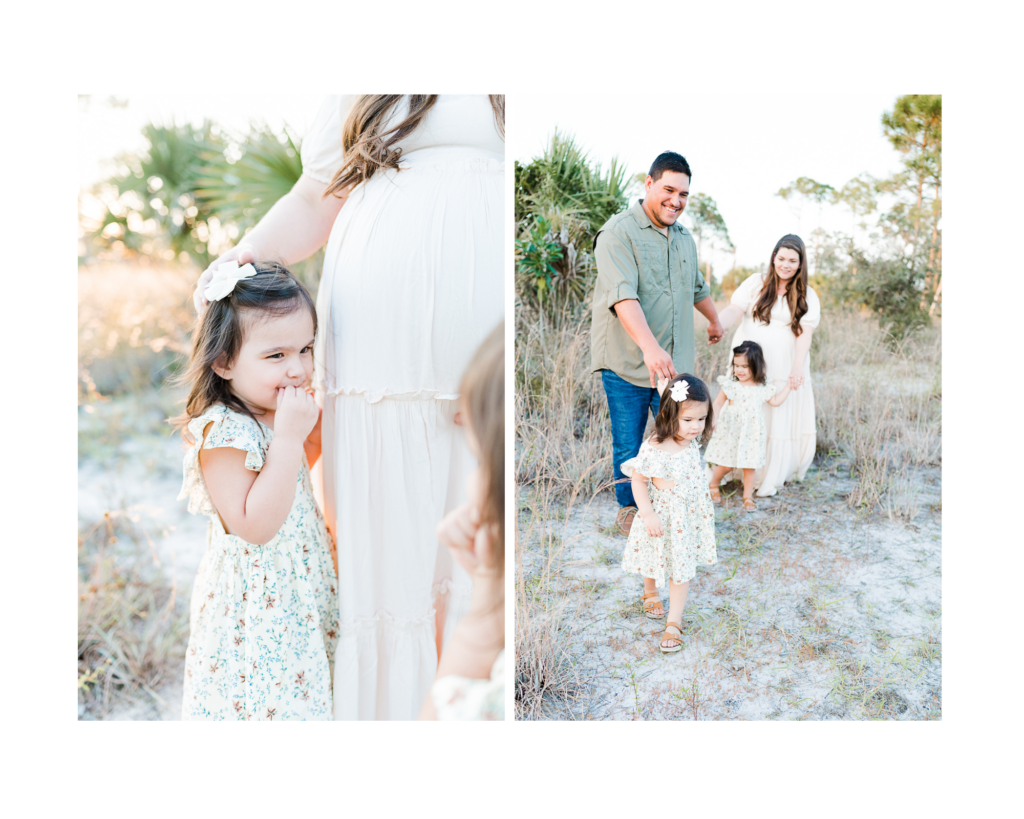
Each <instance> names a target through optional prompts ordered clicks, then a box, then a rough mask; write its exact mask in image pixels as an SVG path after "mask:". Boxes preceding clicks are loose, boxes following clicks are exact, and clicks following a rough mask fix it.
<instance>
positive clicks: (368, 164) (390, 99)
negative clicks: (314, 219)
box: [324, 94, 505, 197]
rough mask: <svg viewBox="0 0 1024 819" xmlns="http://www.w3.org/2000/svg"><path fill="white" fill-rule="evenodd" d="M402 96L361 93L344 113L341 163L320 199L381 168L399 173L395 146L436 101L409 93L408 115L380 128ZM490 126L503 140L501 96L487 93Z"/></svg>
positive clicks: (341, 191) (337, 193) (431, 96)
mask: <svg viewBox="0 0 1024 819" xmlns="http://www.w3.org/2000/svg"><path fill="white" fill-rule="evenodd" d="M402 96H403V95H402V94H362V95H360V96H359V98H358V99H357V100H356V102H355V103H354V104H353V106H352V109H351V110H350V111H349V112H348V117H347V118H346V119H345V124H344V125H343V126H342V129H341V147H342V148H343V150H344V156H345V164H343V165H342V166H341V168H340V169H339V170H338V172H337V173H336V174H335V175H334V179H332V180H331V184H330V185H328V186H327V190H326V191H324V196H328V195H334V196H339V197H340V196H342V195H343V194H344V193H345V191H347V190H349V189H350V188H354V187H355V186H356V185H358V184H360V183H361V182H367V181H369V179H370V178H371V177H372V176H373V175H374V174H375V173H376V172H377V171H379V170H380V169H382V168H385V169H386V168H393V169H394V170H396V171H397V170H399V165H398V162H399V160H400V159H401V158H402V149H401V148H396V147H395V144H396V143H398V142H400V141H401V140H403V139H405V138H406V137H407V136H409V134H411V133H412V132H413V131H415V130H416V128H417V126H419V124H420V123H421V122H422V121H423V118H424V117H425V116H426V115H427V112H428V111H429V110H430V109H431V108H433V107H434V103H435V102H437V96H438V95H437V94H410V95H409V114H408V116H406V118H405V119H403V120H402V121H401V122H400V123H398V125H395V126H393V127H391V128H388V129H387V130H386V131H382V130H381V129H382V128H383V127H384V125H385V123H386V122H387V120H388V116H389V114H390V112H391V109H392V108H394V106H395V105H396V104H397V103H398V101H399V100H400V99H402ZM488 98H489V99H490V101H491V109H492V110H493V111H494V123H495V126H496V127H497V129H498V133H499V134H501V138H502V139H504V138H505V95H504V94H489V95H488Z"/></svg>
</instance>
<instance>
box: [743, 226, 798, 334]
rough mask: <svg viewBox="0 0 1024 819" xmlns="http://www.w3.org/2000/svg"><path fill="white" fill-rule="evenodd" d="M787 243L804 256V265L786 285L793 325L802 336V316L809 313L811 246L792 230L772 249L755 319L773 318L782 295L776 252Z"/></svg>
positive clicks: (794, 330)
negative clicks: (808, 249) (773, 311)
mask: <svg viewBox="0 0 1024 819" xmlns="http://www.w3.org/2000/svg"><path fill="white" fill-rule="evenodd" d="M784 247H786V248H789V249H790V250H795V251H796V252H797V255H798V256H799V257H800V269H799V270H798V271H797V272H796V275H795V276H793V278H792V279H791V281H790V285H789V287H788V288H787V289H786V301H787V302H788V304H789V315H790V316H791V317H792V318H791V319H790V321H789V326H790V328H791V329H792V330H793V335H795V336H799V335H800V334H801V333H802V332H803V331H804V329H803V327H801V326H800V319H802V318H803V317H804V315H805V314H806V313H807V250H806V249H805V248H804V243H803V240H802V239H801V238H800V237H799V236H796V235H794V234H792V233H788V234H786V235H785V236H783V237H782V238H781V239H779V241H778V243H777V244H776V245H775V250H773V251H772V258H771V261H769V262H768V275H767V276H765V282H764V287H762V288H761V295H760V296H759V297H758V299H757V302H756V303H755V304H754V311H753V313H754V319H755V320H757V321H760V322H761V323H762V324H769V323H770V322H771V320H772V308H773V307H774V306H775V301H776V300H777V299H778V297H779V274H778V273H776V272H775V255H776V254H777V253H778V252H779V250H780V249H781V248H784Z"/></svg>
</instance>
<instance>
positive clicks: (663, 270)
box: [636, 245, 669, 294]
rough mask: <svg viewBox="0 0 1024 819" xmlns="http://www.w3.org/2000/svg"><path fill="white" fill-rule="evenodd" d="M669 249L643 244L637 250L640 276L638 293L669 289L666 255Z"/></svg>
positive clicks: (658, 291) (662, 291) (660, 291)
mask: <svg viewBox="0 0 1024 819" xmlns="http://www.w3.org/2000/svg"><path fill="white" fill-rule="evenodd" d="M667 254H668V250H667V249H666V248H664V247H661V248H659V247H650V246H647V245H642V246H641V247H640V248H638V250H637V268H638V269H639V272H640V276H639V280H638V282H637V289H636V292H637V293H638V294H641V293H642V294H656V293H664V292H666V291H667V290H668V287H669V279H668V276H667V272H668V271H667V265H666V263H665V262H666V257H667Z"/></svg>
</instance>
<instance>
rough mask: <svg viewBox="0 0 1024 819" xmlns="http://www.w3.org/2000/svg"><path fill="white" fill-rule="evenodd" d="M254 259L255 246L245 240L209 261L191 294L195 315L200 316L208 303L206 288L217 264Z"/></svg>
mask: <svg viewBox="0 0 1024 819" xmlns="http://www.w3.org/2000/svg"><path fill="white" fill-rule="evenodd" d="M255 261H256V248H254V247H253V246H252V245H250V244H248V243H246V242H242V243H241V244H237V245H235V246H234V247H233V248H231V250H229V251H228V252H227V253H225V254H223V255H221V256H219V257H217V258H216V259H214V260H213V261H212V262H210V266H209V267H208V268H206V270H204V271H203V275H202V276H200V277H199V281H197V282H196V292H195V293H193V294H192V303H193V304H194V305H195V306H196V315H198V316H201V315H202V314H203V310H205V309H206V305H207V304H209V302H208V301H207V300H206V288H207V286H208V285H209V284H210V280H211V279H212V278H213V273H214V271H215V270H216V269H217V265H221V264H224V263H225V262H238V264H239V265H243V264H248V263H249V262H255Z"/></svg>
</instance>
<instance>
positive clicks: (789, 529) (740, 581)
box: [520, 469, 942, 720]
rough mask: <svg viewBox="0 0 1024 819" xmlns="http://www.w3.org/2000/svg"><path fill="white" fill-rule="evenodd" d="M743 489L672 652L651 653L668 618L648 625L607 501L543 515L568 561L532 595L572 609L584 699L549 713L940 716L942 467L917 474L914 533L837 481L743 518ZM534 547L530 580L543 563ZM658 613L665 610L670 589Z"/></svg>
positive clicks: (821, 475)
mask: <svg viewBox="0 0 1024 819" xmlns="http://www.w3.org/2000/svg"><path fill="white" fill-rule="evenodd" d="M737 486H738V484H731V485H730V486H729V487H728V488H729V490H730V494H732V495H733V496H732V497H730V498H727V500H726V504H725V506H724V508H721V509H719V510H718V512H717V521H716V533H717V539H718V541H717V542H718V546H717V548H718V563H717V565H715V566H710V567H703V568H698V574H697V577H696V578H695V579H694V581H693V582H691V584H690V593H689V599H688V600H687V605H686V609H685V614H684V622H683V645H684V647H683V650H682V651H680V652H679V653H677V654H662V653H661V651H660V650H659V647H658V644H659V642H660V635H661V632H662V630H663V628H664V623H665V621H664V620H661V621H653V620H649V619H646V618H645V617H644V616H643V614H642V610H641V607H640V602H639V598H640V594H641V592H642V581H641V580H640V578H639V576H638V575H634V574H630V575H627V574H625V573H623V572H622V571H621V570H620V568H619V563H620V558H621V554H622V549H623V547H624V545H625V538H624V537H622V536H620V535H619V534H618V533H617V531H616V530H615V529H614V520H615V514H616V511H617V507H616V504H615V499H614V496H613V495H612V493H611V492H608V491H605V492H602V493H600V494H599V495H598V497H597V498H595V499H594V500H593V501H592V502H591V503H590V504H589V505H587V506H584V505H582V504H581V505H578V506H577V507H576V508H573V509H568V510H566V509H561V510H555V512H556V513H555V514H553V515H552V514H549V515H548V520H547V523H546V526H547V527H549V528H548V531H549V532H550V533H551V534H552V535H554V536H555V537H556V538H560V539H564V540H562V542H564V543H565V549H564V552H563V560H562V561H561V564H560V570H559V572H558V577H557V578H556V579H555V580H554V582H553V583H551V584H550V585H549V586H548V588H547V589H544V590H538V593H541V594H550V595H557V596H559V598H560V599H564V600H567V602H568V605H567V606H566V607H565V609H564V612H565V613H564V615H563V616H564V617H566V618H576V633H577V641H576V644H575V650H574V654H575V657H576V660H577V663H578V666H577V667H578V670H579V673H580V676H581V678H582V679H583V686H582V688H581V690H580V696H579V698H578V704H577V706H575V707H574V708H573V709H572V710H566V709H559V708H558V707H554V708H548V709H546V711H547V713H546V716H547V717H548V718H554V719H598V720H608V719H615V720H632V719H743V720H760V719H795V720H808V719H810V720H818V719H846V720H850V719H858V720H859V719H900V720H921V719H939V718H941V707H942V673H941V656H942V653H941V637H942V631H941V587H942V576H941V558H942V550H941V493H940V472H939V470H938V469H930V470H924V471H921V472H919V473H917V474H916V475H915V476H914V486H915V490H916V494H917V497H916V500H917V512H916V514H915V515H914V517H913V519H912V520H911V521H910V522H907V521H900V520H891V519H888V518H886V517H884V516H880V515H878V514H869V513H866V512H864V511H857V510H853V509H851V508H850V507H849V505H848V504H847V503H846V500H845V498H846V495H847V493H848V492H849V491H850V489H851V488H852V486H853V482H852V480H851V479H850V478H849V476H848V475H847V474H845V473H843V472H840V471H839V470H838V469H836V470H834V471H824V470H812V471H811V472H810V473H809V474H808V476H807V480H806V481H804V482H803V483H802V484H797V485H787V486H786V487H785V488H784V489H783V490H782V491H781V492H780V493H779V495H778V496H776V497H775V498H764V499H760V498H759V499H758V504H759V509H758V511H757V512H755V513H753V514H747V513H745V512H744V511H743V510H742V507H741V506H740V504H739V500H738V496H737V495H738V493H736V492H735V491H734V490H735V489H736V488H737ZM524 494H525V493H524ZM520 500H521V503H520V506H521V507H523V506H527V507H528V504H529V499H528V497H527V500H526V502H525V503H524V502H523V497H522V496H521V499H520ZM521 514H522V512H521ZM558 518H561V519H558ZM533 534H534V535H536V534H537V532H536V531H534V533H533ZM533 541H534V544H533V546H532V547H531V548H529V549H528V550H527V553H526V555H525V557H524V560H525V567H526V570H527V574H528V575H529V574H530V573H531V572H536V570H537V568H538V567H539V566H540V565H541V555H540V549H539V546H537V542H539V538H537V537H534V538H533ZM663 602H664V605H665V608H666V611H667V609H668V590H667V588H666V589H665V590H664V592H663Z"/></svg>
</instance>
